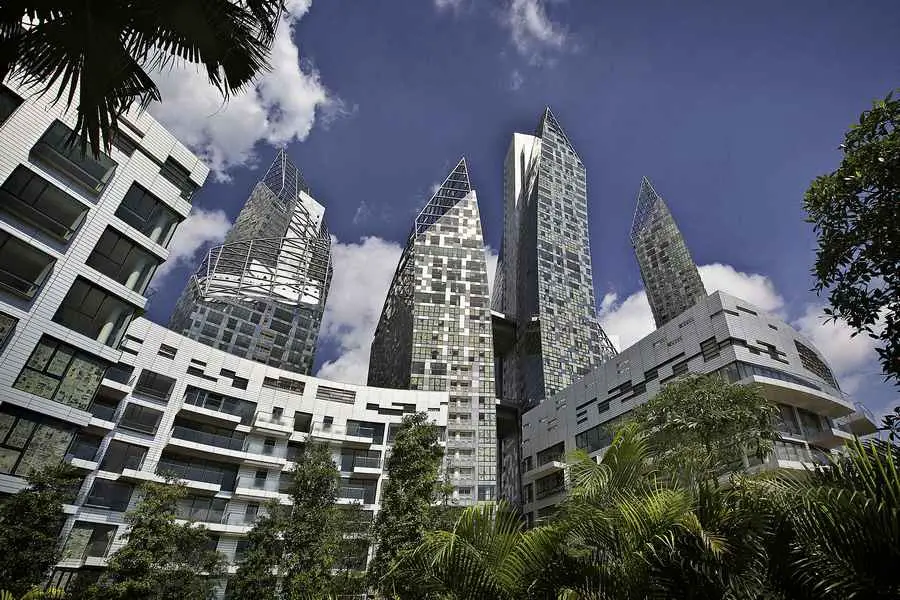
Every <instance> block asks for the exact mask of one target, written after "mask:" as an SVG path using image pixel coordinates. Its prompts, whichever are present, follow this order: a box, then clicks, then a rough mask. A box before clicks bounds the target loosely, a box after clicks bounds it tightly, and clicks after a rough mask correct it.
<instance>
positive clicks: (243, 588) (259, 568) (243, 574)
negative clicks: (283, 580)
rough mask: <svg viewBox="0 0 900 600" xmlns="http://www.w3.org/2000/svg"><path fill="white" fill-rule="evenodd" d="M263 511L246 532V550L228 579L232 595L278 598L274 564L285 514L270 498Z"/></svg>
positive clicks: (267, 599) (262, 599)
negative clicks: (234, 571) (235, 570)
mask: <svg viewBox="0 0 900 600" xmlns="http://www.w3.org/2000/svg"><path fill="white" fill-rule="evenodd" d="M265 510H266V514H264V515H263V516H261V517H259V518H258V519H257V520H256V522H255V523H254V524H253V528H252V529H251V530H250V532H249V533H248V534H247V553H246V555H245V556H244V559H243V560H242V561H241V563H240V565H238V569H237V572H236V573H235V574H234V577H232V578H231V579H230V580H229V581H228V589H229V592H231V596H232V597H233V598H239V599H242V598H253V599H254V600H278V567H279V565H280V563H281V557H282V555H283V553H284V542H283V540H282V535H283V531H284V519H285V517H286V516H287V515H286V511H285V510H284V507H282V506H281V505H279V504H278V502H277V501H274V500H273V501H272V502H270V503H268V504H267V505H266V509H265Z"/></svg>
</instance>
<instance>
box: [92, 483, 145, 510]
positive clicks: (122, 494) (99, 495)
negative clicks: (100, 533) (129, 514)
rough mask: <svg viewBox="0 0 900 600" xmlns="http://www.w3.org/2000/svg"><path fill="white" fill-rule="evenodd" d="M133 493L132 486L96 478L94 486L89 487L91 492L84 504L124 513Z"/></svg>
mask: <svg viewBox="0 0 900 600" xmlns="http://www.w3.org/2000/svg"><path fill="white" fill-rule="evenodd" d="M133 491H134V486H132V485H131V484H129V483H124V482H120V481H110V480H108V479H99V478H98V479H95V480H94V485H93V486H91V491H90V493H89V494H88V497H87V499H86V500H85V501H84V504H85V506H97V507H100V508H108V509H110V510H118V511H124V510H126V509H127V508H128V503H129V502H131V493H132V492H133Z"/></svg>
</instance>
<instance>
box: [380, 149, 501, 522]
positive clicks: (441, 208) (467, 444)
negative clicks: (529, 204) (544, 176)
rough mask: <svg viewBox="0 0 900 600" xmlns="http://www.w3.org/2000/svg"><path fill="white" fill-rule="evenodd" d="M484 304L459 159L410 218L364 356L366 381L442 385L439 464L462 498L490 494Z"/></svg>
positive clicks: (489, 372)
mask: <svg viewBox="0 0 900 600" xmlns="http://www.w3.org/2000/svg"><path fill="white" fill-rule="evenodd" d="M489 304H490V302H489V299H488V279H487V266H486V260H485V252H484V240H483V238H482V233H481V216H480V213H479V210H478V200H477V198H476V195H475V190H473V189H472V186H471V184H470V183H469V174H468V170H467V168H466V162H465V159H463V160H460V161H459V164H457V165H456V168H454V169H453V171H452V172H451V173H450V175H449V177H447V179H446V180H445V181H444V183H443V184H442V185H441V186H440V188H439V189H438V190H437V192H435V194H434V196H432V198H431V199H430V200H429V201H428V203H427V204H426V205H425V208H423V209H422V211H421V212H420V213H419V215H418V216H417V217H416V221H415V226H414V227H413V230H412V232H410V234H409V238H408V240H407V244H406V248H405V249H404V251H403V254H402V256H401V257H400V262H399V264H398V266H397V270H396V272H395V273H394V279H393V281H392V282H391V286H390V289H389V290H388V296H387V299H386V301H385V303H384V309H383V310H382V313H381V318H380V320H379V321H378V327H377V329H376V330H375V338H374V340H373V341H372V352H371V356H370V359H369V385H374V386H382V387H391V388H408V389H413V390H431V391H449V393H450V406H449V412H448V419H447V454H446V473H447V475H448V477H449V479H450V481H451V482H452V483H453V485H454V495H455V496H456V497H457V498H458V499H459V501H460V502H461V503H463V504H466V503H468V502H470V501H474V500H492V499H494V496H495V493H496V479H497V474H496V470H497V467H496V464H497V437H496V436H497V434H496V408H495V400H494V395H495V394H494V352H493V343H492V339H491V311H490V306H489Z"/></svg>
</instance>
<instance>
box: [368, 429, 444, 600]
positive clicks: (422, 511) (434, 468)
mask: <svg viewBox="0 0 900 600" xmlns="http://www.w3.org/2000/svg"><path fill="white" fill-rule="evenodd" d="M439 439H440V432H439V430H438V428H437V427H436V426H435V425H433V424H430V423H429V422H428V417H427V415H426V414H424V413H418V414H415V415H407V416H405V417H404V418H403V424H402V426H401V427H400V429H399V430H398V432H397V436H396V438H395V440H394V446H393V449H392V451H391V455H390V458H389V459H388V461H387V476H388V480H387V481H386V482H385V484H384V487H383V492H382V500H381V510H380V511H379V512H378V515H377V517H376V520H375V525H374V527H373V537H374V541H375V543H376V550H375V556H374V558H373V559H372V562H371V564H370V565H369V578H370V582H371V584H372V585H373V587H375V588H377V589H378V590H379V592H380V593H381V594H382V595H383V596H385V597H389V598H390V597H393V596H395V595H397V596H400V597H402V598H404V599H407V598H416V597H418V594H419V591H418V588H417V587H416V585H415V581H414V580H411V579H409V578H407V577H406V575H407V572H406V571H403V570H398V569H396V568H395V567H396V566H397V564H398V562H399V560H400V558H401V556H402V555H404V554H406V553H409V552H412V551H413V550H414V549H415V548H416V546H418V544H419V543H421V541H422V539H423V536H424V534H425V531H426V530H427V529H428V528H429V520H430V515H431V505H432V503H433V501H434V500H435V492H436V489H438V487H437V486H436V483H437V479H438V470H439V467H440V464H441V458H442V456H443V451H442V450H441V447H440V445H439V444H438V442H439Z"/></svg>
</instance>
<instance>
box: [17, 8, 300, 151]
mask: <svg viewBox="0 0 900 600" xmlns="http://www.w3.org/2000/svg"><path fill="white" fill-rule="evenodd" d="M283 8H284V4H283V0H104V1H102V2H99V1H96V0H4V2H2V3H0V81H4V80H5V79H6V78H7V77H12V78H16V79H17V80H19V81H20V82H21V83H22V84H23V85H25V86H27V87H28V86H34V87H35V88H37V90H38V93H39V94H44V93H47V92H50V91H52V92H53V94H54V101H60V100H62V99H63V98H65V102H66V107H67V108H69V107H71V106H72V104H73V103H76V101H75V96H76V94H77V95H78V100H77V107H78V108H77V111H78V121H77V124H76V128H75V132H76V134H77V135H78V137H79V139H80V143H81V148H82V150H83V151H84V150H85V149H86V148H87V146H88V145H90V148H91V150H92V152H93V153H94V155H96V154H98V153H99V151H100V148H101V143H102V146H103V147H105V148H106V149H109V147H110V144H111V140H112V136H113V135H114V133H115V130H116V123H117V120H118V117H119V116H120V115H122V114H123V113H124V112H125V111H127V110H128V108H129V107H130V106H131V105H132V104H134V103H137V104H138V105H139V106H140V107H141V108H146V107H147V106H148V105H149V104H150V102H151V101H153V100H160V93H159V90H158V89H157V87H156V85H155V84H154V83H153V80H152V79H151V78H150V75H149V74H148V71H152V70H154V69H166V68H170V67H172V66H173V65H175V64H181V63H192V64H196V65H199V66H201V67H202V68H203V69H204V70H205V71H206V74H207V76H208V78H209V82H210V83H211V84H212V85H214V86H215V87H216V88H218V90H219V91H220V92H221V93H222V95H223V97H225V98H226V99H227V98H228V96H229V95H230V94H233V93H235V92H237V91H239V90H242V89H244V88H245V87H246V86H248V85H250V84H251V82H252V80H253V78H254V77H255V76H256V75H257V74H258V73H260V72H261V71H262V70H264V69H266V68H267V62H266V60H267V56H268V53H269V48H270V46H271V44H272V41H273V39H274V37H275V29H276V27H277V26H278V23H279V21H280V18H281V13H282V10H283Z"/></svg>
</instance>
